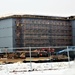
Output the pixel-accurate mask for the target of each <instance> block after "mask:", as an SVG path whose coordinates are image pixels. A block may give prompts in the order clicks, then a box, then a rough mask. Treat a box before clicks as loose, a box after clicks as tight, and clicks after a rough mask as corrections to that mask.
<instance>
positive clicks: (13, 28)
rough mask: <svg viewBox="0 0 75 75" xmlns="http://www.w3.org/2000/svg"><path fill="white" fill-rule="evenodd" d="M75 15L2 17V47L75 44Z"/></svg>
mask: <svg viewBox="0 0 75 75" xmlns="http://www.w3.org/2000/svg"><path fill="white" fill-rule="evenodd" d="M74 28H75V17H74V16H71V17H57V16H40V15H13V16H8V17H1V18H0V47H1V48H13V47H49V46H72V45H75V33H74V31H75V29H74Z"/></svg>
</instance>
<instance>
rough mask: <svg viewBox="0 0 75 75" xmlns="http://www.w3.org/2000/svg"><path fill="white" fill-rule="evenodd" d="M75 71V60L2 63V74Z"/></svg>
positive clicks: (61, 74)
mask: <svg viewBox="0 0 75 75" xmlns="http://www.w3.org/2000/svg"><path fill="white" fill-rule="evenodd" d="M31 70H33V71H31ZM74 71H75V61H70V62H52V63H51V62H50V63H49V62H48V63H31V64H30V63H20V62H18V63H14V64H2V65H0V75H75V72H74Z"/></svg>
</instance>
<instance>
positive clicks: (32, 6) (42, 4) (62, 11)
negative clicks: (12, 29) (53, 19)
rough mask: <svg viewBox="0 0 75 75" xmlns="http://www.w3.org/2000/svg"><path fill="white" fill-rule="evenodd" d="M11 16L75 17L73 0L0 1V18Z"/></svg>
mask: <svg viewBox="0 0 75 75" xmlns="http://www.w3.org/2000/svg"><path fill="white" fill-rule="evenodd" d="M11 14H32V15H33V14H34V15H49V16H72V15H74V16H75V0H0V16H4V15H11Z"/></svg>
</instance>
